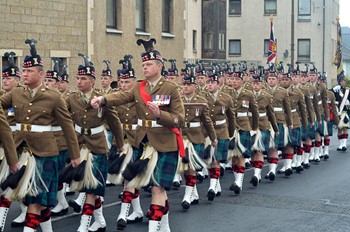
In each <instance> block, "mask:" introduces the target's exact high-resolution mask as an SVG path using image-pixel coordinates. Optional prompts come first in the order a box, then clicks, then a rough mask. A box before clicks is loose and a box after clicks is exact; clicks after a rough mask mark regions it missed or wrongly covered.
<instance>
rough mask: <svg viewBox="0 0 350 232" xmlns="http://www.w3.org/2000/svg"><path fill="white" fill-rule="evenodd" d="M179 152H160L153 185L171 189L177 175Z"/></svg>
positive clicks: (167, 189)
mask: <svg viewBox="0 0 350 232" xmlns="http://www.w3.org/2000/svg"><path fill="white" fill-rule="evenodd" d="M178 158H179V152H178V151H173V152H158V161H157V164H156V166H155V168H154V172H153V176H152V185H153V186H158V187H162V188H164V189H165V190H166V191H169V190H170V189H171V186H172V184H173V180H174V177H175V173H176V169H177V162H178Z"/></svg>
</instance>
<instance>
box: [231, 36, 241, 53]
mask: <svg viewBox="0 0 350 232" xmlns="http://www.w3.org/2000/svg"><path fill="white" fill-rule="evenodd" d="M229 46H230V47H229V55H241V40H237V39H236V40H230V41H229Z"/></svg>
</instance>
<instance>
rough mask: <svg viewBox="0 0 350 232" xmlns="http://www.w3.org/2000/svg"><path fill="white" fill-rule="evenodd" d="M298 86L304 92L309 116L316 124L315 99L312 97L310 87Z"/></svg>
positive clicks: (311, 121) (312, 122)
mask: <svg viewBox="0 0 350 232" xmlns="http://www.w3.org/2000/svg"><path fill="white" fill-rule="evenodd" d="M298 88H299V89H300V90H301V92H302V93H303V94H304V100H305V105H306V113H307V118H308V119H309V121H310V123H311V124H314V123H315V119H316V118H315V111H314V105H313V101H312V100H311V98H310V91H309V88H307V86H306V85H298Z"/></svg>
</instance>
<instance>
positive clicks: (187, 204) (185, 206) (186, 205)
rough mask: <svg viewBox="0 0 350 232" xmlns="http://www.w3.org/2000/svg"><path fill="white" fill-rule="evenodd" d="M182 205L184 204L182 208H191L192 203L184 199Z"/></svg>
mask: <svg viewBox="0 0 350 232" xmlns="http://www.w3.org/2000/svg"><path fill="white" fill-rule="evenodd" d="M181 206H182V209H184V210H188V209H189V208H190V206H191V204H190V203H188V202H187V201H183V202H182V203H181Z"/></svg>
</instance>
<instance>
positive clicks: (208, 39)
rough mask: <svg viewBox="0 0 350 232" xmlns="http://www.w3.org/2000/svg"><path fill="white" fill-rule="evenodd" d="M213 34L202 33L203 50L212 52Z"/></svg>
mask: <svg viewBox="0 0 350 232" xmlns="http://www.w3.org/2000/svg"><path fill="white" fill-rule="evenodd" d="M213 38H214V34H213V33H209V32H206V33H204V49H206V50H212V49H213V48H214V40H213Z"/></svg>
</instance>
